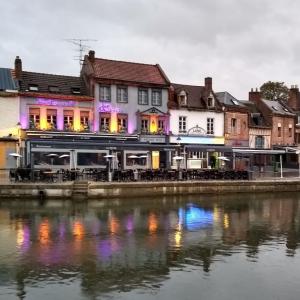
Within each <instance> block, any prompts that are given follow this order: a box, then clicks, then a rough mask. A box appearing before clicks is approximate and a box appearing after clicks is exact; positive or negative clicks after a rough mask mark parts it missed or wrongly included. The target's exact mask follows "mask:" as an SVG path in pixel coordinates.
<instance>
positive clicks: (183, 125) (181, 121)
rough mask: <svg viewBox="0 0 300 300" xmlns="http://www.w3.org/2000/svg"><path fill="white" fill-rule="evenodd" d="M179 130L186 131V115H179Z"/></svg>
mask: <svg viewBox="0 0 300 300" xmlns="http://www.w3.org/2000/svg"><path fill="white" fill-rule="evenodd" d="M178 129H179V132H186V117H184V116H180V117H179V128H178Z"/></svg>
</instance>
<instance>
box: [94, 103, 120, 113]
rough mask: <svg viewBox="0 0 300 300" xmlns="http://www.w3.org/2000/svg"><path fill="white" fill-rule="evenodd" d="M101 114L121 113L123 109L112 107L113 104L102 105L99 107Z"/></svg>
mask: <svg viewBox="0 0 300 300" xmlns="http://www.w3.org/2000/svg"><path fill="white" fill-rule="evenodd" d="M99 112H102V113H114V112H115V113H119V112H121V109H120V108H119V107H116V106H112V105H111V104H108V103H101V104H100V105H99Z"/></svg>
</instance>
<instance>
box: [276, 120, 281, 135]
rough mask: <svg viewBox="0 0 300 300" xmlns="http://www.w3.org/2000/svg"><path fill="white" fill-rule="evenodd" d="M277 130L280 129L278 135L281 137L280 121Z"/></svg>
mask: <svg viewBox="0 0 300 300" xmlns="http://www.w3.org/2000/svg"><path fill="white" fill-rule="evenodd" d="M277 130H278V137H281V124H280V123H278V126H277Z"/></svg>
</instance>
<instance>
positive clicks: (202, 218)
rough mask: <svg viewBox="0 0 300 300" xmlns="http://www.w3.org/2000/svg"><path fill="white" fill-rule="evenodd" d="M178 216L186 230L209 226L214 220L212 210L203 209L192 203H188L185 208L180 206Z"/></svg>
mask: <svg viewBox="0 0 300 300" xmlns="http://www.w3.org/2000/svg"><path fill="white" fill-rule="evenodd" d="M178 216H179V220H181V222H183V224H184V225H185V227H186V229H188V230H197V229H200V228H205V227H208V226H211V225H212V224H213V222H214V215H213V211H212V210H207V209H203V208H201V207H197V206H195V205H192V204H189V205H188V206H187V207H186V208H185V209H183V208H180V209H179V211H178Z"/></svg>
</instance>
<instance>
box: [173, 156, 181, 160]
mask: <svg viewBox="0 0 300 300" xmlns="http://www.w3.org/2000/svg"><path fill="white" fill-rule="evenodd" d="M173 159H176V160H181V159H183V157H182V156H174V157H173Z"/></svg>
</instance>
